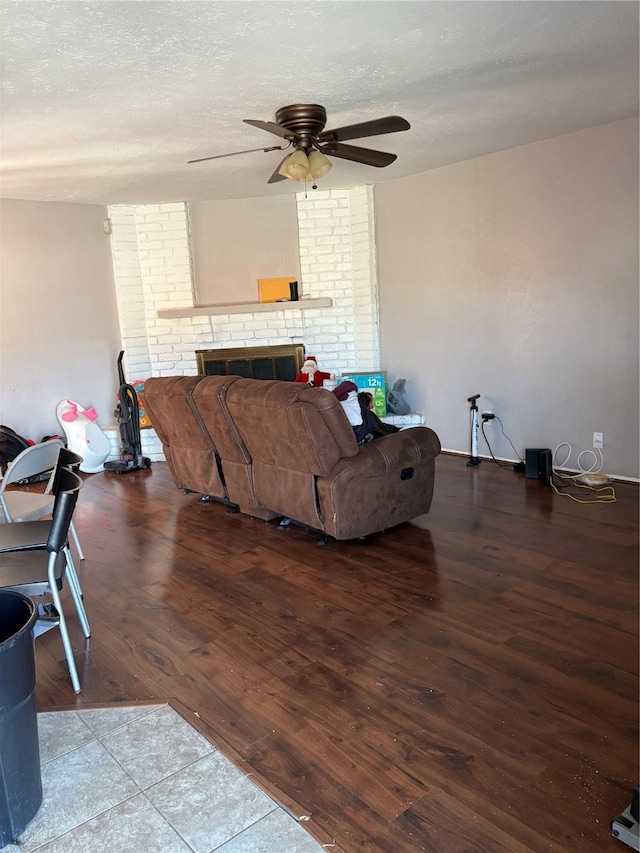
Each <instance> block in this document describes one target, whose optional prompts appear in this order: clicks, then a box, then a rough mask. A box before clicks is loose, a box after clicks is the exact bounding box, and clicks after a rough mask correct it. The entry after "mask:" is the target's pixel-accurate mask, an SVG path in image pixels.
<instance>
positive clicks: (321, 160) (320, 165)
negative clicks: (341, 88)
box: [309, 151, 333, 179]
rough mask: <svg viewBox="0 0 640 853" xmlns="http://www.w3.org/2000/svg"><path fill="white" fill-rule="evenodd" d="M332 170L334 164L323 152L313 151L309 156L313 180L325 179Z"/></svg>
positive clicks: (310, 172)
mask: <svg viewBox="0 0 640 853" xmlns="http://www.w3.org/2000/svg"><path fill="white" fill-rule="evenodd" d="M332 168H333V163H332V162H331V160H329V158H328V157H325V156H324V154H323V153H322V151H312V152H311V154H309V174H310V175H311V177H312V178H314V179H315V178H323V177H324V176H325V175H326V174H327V173H328V172H330V171H331V169H332Z"/></svg>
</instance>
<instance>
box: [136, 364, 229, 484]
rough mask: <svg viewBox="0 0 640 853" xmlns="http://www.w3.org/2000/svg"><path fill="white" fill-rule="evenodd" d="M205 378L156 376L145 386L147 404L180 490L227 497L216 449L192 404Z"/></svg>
mask: <svg viewBox="0 0 640 853" xmlns="http://www.w3.org/2000/svg"><path fill="white" fill-rule="evenodd" d="M201 379H202V377H201V376H154V377H151V378H149V379H148V380H147V381H146V382H145V403H146V406H147V408H148V410H149V414H150V416H151V420H152V423H153V427H154V429H155V431H156V433H157V434H158V438H159V439H160V441H161V442H162V445H163V448H164V453H165V458H166V460H167V464H168V465H169V469H170V470H171V474H172V476H173V479H174V482H175V484H176V486H178V488H182V489H190V490H191V491H194V492H200V493H201V494H209V495H215V496H216V497H223V496H224V486H223V483H222V481H221V479H220V475H219V470H218V465H217V462H216V448H215V445H214V443H213V441H212V440H211V437H210V436H209V434H208V433H207V432H206V431H204V430H203V429H202V426H201V424H200V422H199V419H198V417H197V416H196V414H195V412H194V410H193V406H192V404H191V395H192V393H193V390H194V388H195V387H196V386H197V385H198V383H199V382H200V381H201Z"/></svg>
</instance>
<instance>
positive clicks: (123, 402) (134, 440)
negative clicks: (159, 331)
mask: <svg viewBox="0 0 640 853" xmlns="http://www.w3.org/2000/svg"><path fill="white" fill-rule="evenodd" d="M123 356H124V350H122V351H121V352H120V355H119V356H118V380H119V381H120V390H119V391H118V405H117V406H116V409H115V412H114V415H115V419H116V423H117V424H118V429H119V430H120V445H121V456H120V458H119V459H114V460H113V461H112V462H105V463H104V468H105V471H113V472H114V473H115V474H125V473H126V472H127V471H136V470H137V469H139V468H151V460H150V459H149V458H148V457H147V456H143V455H142V441H141V439H140V406H139V403H138V395H137V394H136V389H135V388H134V387H133V385H129V384H128V383H127V382H126V380H125V378H124V370H123V368H122V358H123Z"/></svg>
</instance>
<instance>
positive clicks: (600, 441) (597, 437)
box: [593, 432, 604, 450]
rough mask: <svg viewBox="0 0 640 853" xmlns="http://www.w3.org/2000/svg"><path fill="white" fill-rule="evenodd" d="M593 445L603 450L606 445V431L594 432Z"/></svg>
mask: <svg viewBox="0 0 640 853" xmlns="http://www.w3.org/2000/svg"><path fill="white" fill-rule="evenodd" d="M593 446H594V447H596V448H598V449H600V450H602V448H603V447H604V433H601V432H594V434H593Z"/></svg>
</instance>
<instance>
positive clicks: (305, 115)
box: [188, 104, 411, 184]
mask: <svg viewBox="0 0 640 853" xmlns="http://www.w3.org/2000/svg"><path fill="white" fill-rule="evenodd" d="M275 119H276V120H275V122H273V121H260V120H257V119H248V118H246V119H244V122H245V124H251V125H253V127H259V128H260V129H261V130H266V131H268V132H269V133H274V134H275V135H276V136H279V137H281V138H282V139H284V140H286V142H287V144H286V145H272V146H269V147H267V148H249V149H247V150H245V151H232V152H230V153H229V154H216V155H214V156H213V157H200V158H198V159H197V160H189V161H188V162H189V163H202V162H204V161H205V160H219V159H220V158H222V157H234V156H235V155H236V154H250V153H252V152H254V151H265V152H266V151H285V150H286V149H288V148H293V149H294V151H293V152H292V153H290V154H287V155H286V156H285V157H284V159H283V160H282V161H281V162H280V163H279V164H278V166H277V168H276V169H275V171H274V172H273V174H272V175H271V177H270V178H269V180H268V181H267V183H269V184H275V183H276V182H277V181H284V180H286V179H287V178H293V180H296V181H300V180H309V179H313V180H315V179H316V178H321V177H322V176H323V175H326V174H327V172H328V171H329V170H330V169H331V166H332V164H331V161H330V160H329V159H328V158H329V157H339V158H340V159H342V160H352V161H353V162H355V163H364V164H365V165H367V166H376V167H377V168H381V167H383V166H388V165H389V164H390V163H393V161H394V160H395V159H396V158H397V155H396V154H389V153H388V152H386V151H375V150H374V149H372V148H360V147H359V146H356V145H345V144H344V141H345V140H347V139H363V138H365V137H367V136H379V135H381V134H383V133H397V132H398V131H400V130H409V128H410V127H411V125H410V124H409V122H408V121H407V120H406V119H404V118H401V117H400V116H385V117H384V118H377V119H372V120H371V121H363V122H360V123H359V124H349V125H346V126H345V127H336V128H334V129H333V130H325V129H324V127H325V124H326V123H327V111H326V110H325V108H324V107H321V106H319V105H318V104H292V105H291V106H289V107H282V108H281V109H279V110H278V111H277V112H276V115H275Z"/></svg>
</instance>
